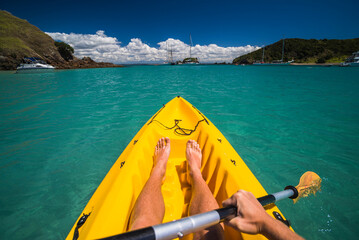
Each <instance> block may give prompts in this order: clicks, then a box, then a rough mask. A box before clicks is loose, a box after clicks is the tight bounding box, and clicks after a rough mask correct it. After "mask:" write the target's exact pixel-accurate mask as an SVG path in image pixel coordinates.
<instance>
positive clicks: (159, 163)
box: [153, 137, 171, 176]
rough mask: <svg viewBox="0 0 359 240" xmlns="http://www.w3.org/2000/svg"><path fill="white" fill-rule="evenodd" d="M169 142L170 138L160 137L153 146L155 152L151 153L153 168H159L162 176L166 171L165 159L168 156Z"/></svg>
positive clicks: (166, 159)
mask: <svg viewBox="0 0 359 240" xmlns="http://www.w3.org/2000/svg"><path fill="white" fill-rule="evenodd" d="M170 151H171V144H170V139H169V138H168V137H166V138H160V139H159V140H158V142H157V145H156V147H155V153H154V155H153V168H154V169H155V168H156V169H159V170H161V171H160V172H161V174H163V176H164V175H165V173H166V166H167V161H168V158H169V156H170Z"/></svg>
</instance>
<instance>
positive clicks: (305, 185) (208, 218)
mask: <svg viewBox="0 0 359 240" xmlns="http://www.w3.org/2000/svg"><path fill="white" fill-rule="evenodd" d="M320 185H321V179H320V177H319V176H318V175H317V174H316V173H314V172H306V173H304V174H303V175H302V176H301V178H300V180H299V184H298V185H297V186H296V187H293V186H287V187H286V188H285V189H284V191H281V192H277V193H273V194H269V195H267V196H264V197H260V198H257V200H258V201H259V202H260V203H261V204H262V206H266V205H269V204H272V203H274V202H276V201H279V200H282V199H284V198H291V199H293V202H294V203H296V202H297V201H298V200H299V199H300V198H302V197H307V196H308V195H309V194H311V193H313V194H315V193H316V192H317V191H318V190H320ZM236 212H237V209H236V207H233V206H231V207H225V208H219V209H216V210H213V211H209V212H206V213H201V214H197V215H193V216H190V217H186V218H182V219H179V220H176V221H173V222H168V223H163V224H159V225H155V226H152V227H147V228H142V229H138V230H135V231H130V232H126V233H122V234H119V235H115V236H111V237H106V238H102V239H101V240H115V239H116V240H124V239H126V240H137V239H146V240H150V239H153V240H158V239H173V238H178V237H179V238H181V237H183V236H184V235H186V234H189V233H193V232H196V231H199V230H202V229H205V228H207V227H210V226H213V225H215V224H217V223H219V222H222V221H224V220H225V219H226V218H228V217H230V216H235V214H236Z"/></svg>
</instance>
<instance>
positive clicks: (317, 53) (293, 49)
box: [233, 38, 359, 64]
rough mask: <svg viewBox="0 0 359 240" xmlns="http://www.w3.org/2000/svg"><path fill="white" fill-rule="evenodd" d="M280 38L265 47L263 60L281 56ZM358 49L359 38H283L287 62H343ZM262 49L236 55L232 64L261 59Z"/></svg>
mask: <svg viewBox="0 0 359 240" xmlns="http://www.w3.org/2000/svg"><path fill="white" fill-rule="evenodd" d="M282 44H283V41H282V40H280V41H278V42H276V43H273V44H271V45H268V46H266V47H265V51H264V62H272V61H275V60H280V59H281V58H282V46H283V45H282ZM358 50H359V38H354V39H345V40H337V39H330V40H329V39H321V40H316V39H309V40H307V39H300V38H290V39H285V44H284V58H283V61H285V62H287V61H289V60H292V59H294V61H295V62H296V63H338V62H344V61H345V59H346V58H348V57H349V56H350V55H351V54H352V53H353V52H355V51H358ZM262 53H263V50H262V49H259V50H257V51H254V52H251V53H248V54H246V55H243V56H240V57H237V58H235V59H234V60H233V64H251V63H253V62H255V61H261V60H262Z"/></svg>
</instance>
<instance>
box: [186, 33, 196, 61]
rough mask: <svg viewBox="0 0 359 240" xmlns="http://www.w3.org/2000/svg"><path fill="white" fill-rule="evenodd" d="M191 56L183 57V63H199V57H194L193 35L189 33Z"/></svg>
mask: <svg viewBox="0 0 359 240" xmlns="http://www.w3.org/2000/svg"><path fill="white" fill-rule="evenodd" d="M189 42H190V45H189V58H185V59H183V61H182V63H183V64H199V62H198V58H195V57H192V51H191V50H192V47H193V43H192V37H191V34H190V35H189Z"/></svg>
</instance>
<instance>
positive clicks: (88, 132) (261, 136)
mask: <svg viewBox="0 0 359 240" xmlns="http://www.w3.org/2000/svg"><path fill="white" fill-rule="evenodd" d="M177 95H181V96H182V97H184V98H185V99H186V100H188V101H189V102H191V103H192V104H193V105H194V106H196V107H197V108H198V109H199V110H201V111H202V112H203V113H204V114H205V115H206V116H207V117H208V118H209V119H210V120H211V121H212V122H213V123H214V124H215V125H216V126H217V127H218V128H219V130H220V131H221V132H222V133H223V134H224V135H225V136H226V137H227V139H228V140H229V141H230V143H231V144H232V145H233V146H234V148H235V149H236V150H237V152H238V153H239V155H240V156H241V157H242V158H243V160H244V161H245V162H246V163H247V165H248V166H249V167H250V169H251V170H252V172H253V173H254V174H255V175H256V176H257V178H258V179H259V181H260V182H261V183H262V185H263V186H264V187H265V189H266V190H267V191H268V192H276V191H280V190H282V188H283V187H284V186H286V185H288V184H292V185H296V184H297V182H298V180H299V177H300V176H301V174H302V173H304V172H305V171H307V170H312V171H315V172H316V173H318V174H319V175H320V176H321V177H322V178H323V187H322V192H320V193H318V194H317V195H316V196H312V197H309V198H307V199H302V200H300V201H299V202H298V203H297V204H296V205H293V204H292V203H291V201H290V200H283V201H282V202H279V203H278V206H279V208H280V209H281V210H282V212H283V214H284V215H285V216H286V217H287V218H288V219H290V220H291V223H292V225H293V228H294V229H295V230H296V231H297V232H298V233H299V234H301V235H302V236H304V237H306V238H308V239H355V238H356V236H357V235H358V234H359V230H358V228H357V225H358V223H359V220H358V213H359V204H358V202H359V201H358V200H359V199H358V198H359V189H358V188H357V187H356V185H357V183H358V182H359V164H358V159H359V139H358V136H359V68H339V67H295V66H293V67H292V66H287V67H264V66H259V67H256V66H136V67H126V68H113V69H85V70H59V71H55V72H54V73H46V74H12V73H11V72H1V73H0V192H1V194H0V205H1V208H0V219H1V224H0V238H1V239H63V238H65V237H66V236H67V234H68V232H69V230H70V229H71V227H72V225H73V224H74V222H75V220H76V219H77V217H78V216H79V214H80V213H81V211H82V209H83V208H84V206H85V205H86V203H87V202H88V200H89V199H90V197H91V196H92V194H93V192H94V191H95V189H96V188H97V186H98V185H99V184H100V182H101V181H102V179H103V178H104V176H105V175H106V173H107V172H108V171H109V169H110V168H111V166H112V164H113V163H114V162H115V160H116V159H117V157H118V156H119V155H120V154H121V152H122V151H123V149H124V148H125V147H126V145H127V144H128V143H129V141H130V140H131V139H132V137H133V136H134V135H135V134H136V133H137V131H138V130H139V129H140V128H141V127H142V125H143V124H144V123H145V122H146V121H147V120H148V119H149V118H150V117H151V116H152V115H153V114H154V113H155V112H156V111H157V110H158V109H159V108H160V107H161V106H162V104H164V103H166V102H168V101H170V100H171V99H172V98H173V97H175V96H177Z"/></svg>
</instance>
